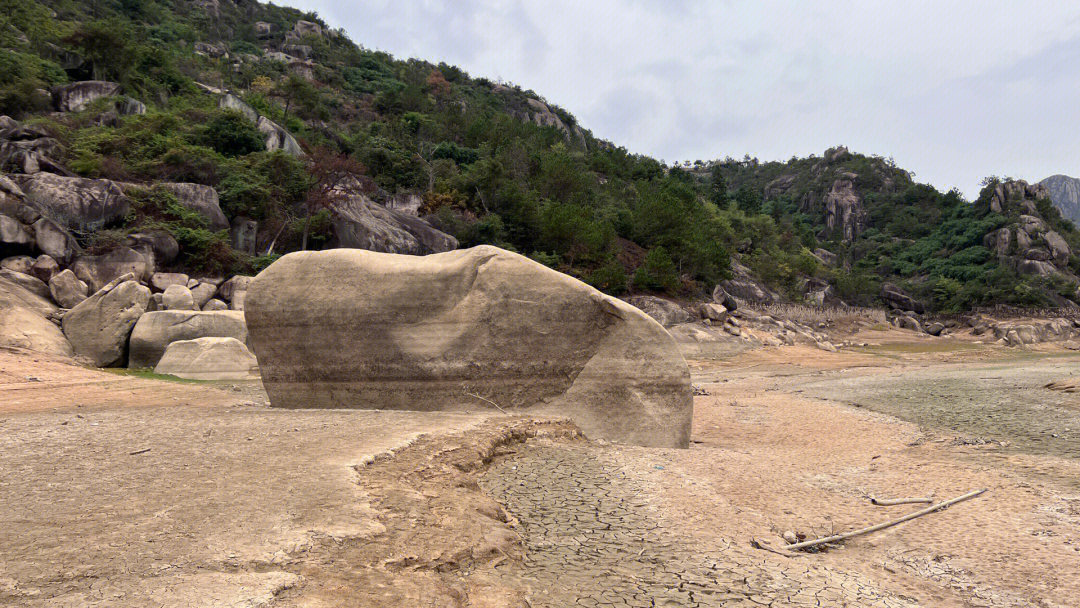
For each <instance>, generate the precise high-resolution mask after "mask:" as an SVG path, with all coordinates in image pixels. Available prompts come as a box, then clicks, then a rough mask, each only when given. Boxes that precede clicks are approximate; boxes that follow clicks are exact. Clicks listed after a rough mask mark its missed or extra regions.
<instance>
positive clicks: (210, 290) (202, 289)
mask: <svg viewBox="0 0 1080 608" xmlns="http://www.w3.org/2000/svg"><path fill="white" fill-rule="evenodd" d="M189 289H191V297H192V299H193V300H194V301H195V306H198V307H199V308H202V307H203V306H204V305H206V303H207V302H209V301H210V299H211V298H213V297H214V294H216V293H217V290H218V288H217V285H214V284H213V283H199V284H198V285H195V286H194V287H191V288H189Z"/></svg>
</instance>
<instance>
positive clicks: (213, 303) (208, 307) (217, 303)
mask: <svg viewBox="0 0 1080 608" xmlns="http://www.w3.org/2000/svg"><path fill="white" fill-rule="evenodd" d="M202 309H203V310H204V311H206V312H213V311H215V310H229V305H228V304H226V303H225V302H222V301H221V300H219V299H217V298H213V299H211V300H208V301H207V302H206V304H203V306H202Z"/></svg>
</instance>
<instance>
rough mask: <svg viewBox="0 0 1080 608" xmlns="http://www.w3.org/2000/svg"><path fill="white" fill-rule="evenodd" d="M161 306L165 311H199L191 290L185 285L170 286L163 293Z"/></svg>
mask: <svg viewBox="0 0 1080 608" xmlns="http://www.w3.org/2000/svg"><path fill="white" fill-rule="evenodd" d="M161 304H162V306H164V308H165V310H199V309H198V308H196V307H195V298H193V297H191V290H190V289H188V288H187V287H185V286H183V285H169V287H168V288H166V289H165V291H163V292H162V293H161Z"/></svg>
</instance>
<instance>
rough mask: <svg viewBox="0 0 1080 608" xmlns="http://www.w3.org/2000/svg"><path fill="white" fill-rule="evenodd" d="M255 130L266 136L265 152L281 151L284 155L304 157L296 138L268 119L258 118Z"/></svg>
mask: <svg viewBox="0 0 1080 608" xmlns="http://www.w3.org/2000/svg"><path fill="white" fill-rule="evenodd" d="M255 128H257V129H258V130H259V131H260V132H261V133H262V134H263V135H265V136H266V149H267V151H269V152H273V151H274V150H281V151H283V152H285V153H286V154H291V155H293V156H303V155H304V150H303V148H301V147H300V144H299V143H298V142H297V141H296V138H295V137H293V136H292V134H291V133H289V132H288V131H286V130H285V129H284V128H282V127H281V126H280V125H278V124H277V123H276V122H274V121H272V120H270V119H269V118H267V117H265V116H260V117H259V120H258V121H257V122H256V123H255Z"/></svg>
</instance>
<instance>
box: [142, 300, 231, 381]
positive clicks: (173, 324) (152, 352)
mask: <svg viewBox="0 0 1080 608" xmlns="http://www.w3.org/2000/svg"><path fill="white" fill-rule="evenodd" d="M195 338H236V339H237V340H239V341H241V342H247V340H248V332H247V327H246V326H245V324H244V313H242V312H237V311H231V310H226V311H220V312H199V311H189V310H159V311H155V312H148V313H146V314H144V315H143V316H142V317H141V318H139V322H138V323H136V324H135V329H134V330H132V332H131V341H130V353H129V356H128V367H131V368H145V367H154V366H155V365H157V363H158V361H159V360H161V356H162V355H163V354H165V349H166V348H168V346H169V345H170V344H172V343H173V342H176V341H178V340H194V339H195Z"/></svg>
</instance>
